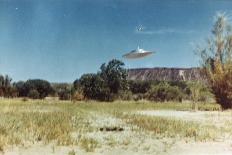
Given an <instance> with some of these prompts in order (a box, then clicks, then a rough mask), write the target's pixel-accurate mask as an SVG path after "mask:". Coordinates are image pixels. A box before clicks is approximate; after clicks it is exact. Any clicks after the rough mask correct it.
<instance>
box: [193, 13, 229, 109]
mask: <svg viewBox="0 0 232 155" xmlns="http://www.w3.org/2000/svg"><path fill="white" fill-rule="evenodd" d="M231 30H232V29H231V24H230V23H229V21H228V18H227V16H226V15H225V14H218V15H217V17H216V22H215V24H214V26H213V30H212V37H211V38H209V39H208V40H207V46H206V47H204V48H199V47H198V48H197V52H199V53H200V57H201V63H202V68H203V71H204V72H205V73H206V76H207V78H208V82H209V84H210V86H211V88H212V91H213V94H214V95H215V98H216V101H217V102H218V103H219V104H220V105H221V106H222V108H223V109H228V108H232V31H231Z"/></svg>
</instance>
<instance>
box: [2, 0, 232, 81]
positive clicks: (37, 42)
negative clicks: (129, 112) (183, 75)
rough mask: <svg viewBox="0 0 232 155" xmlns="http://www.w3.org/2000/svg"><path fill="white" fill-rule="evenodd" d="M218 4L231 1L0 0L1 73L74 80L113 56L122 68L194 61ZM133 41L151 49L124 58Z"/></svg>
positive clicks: (229, 8) (220, 8)
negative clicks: (144, 54)
mask: <svg viewBox="0 0 232 155" xmlns="http://www.w3.org/2000/svg"><path fill="white" fill-rule="evenodd" d="M217 12H227V13H229V14H231V13H232V1H230V0H0V53H1V56H0V73H1V74H9V75H10V76H11V77H12V78H13V80H14V81H18V80H27V79H29V78H31V79H32V78H42V79H46V80H49V81H51V82H73V81H74V80H75V79H76V78H78V77H80V76H81V75H82V74H83V73H90V72H97V71H98V69H99V67H100V65H101V64H102V63H104V62H108V61H109V60H111V59H113V58H116V59H120V60H122V61H124V62H125V64H126V67H127V68H137V67H139V68H140V67H195V66H197V65H198V60H197V56H195V55H194V53H193V50H194V47H195V46H194V44H198V43H201V42H202V41H204V39H205V38H207V37H208V36H209V35H210V30H211V27H212V24H213V17H214V16H215V15H216V13H217ZM138 25H142V26H143V27H144V31H143V32H140V33H138V32H136V27H137V26H138ZM138 45H140V47H141V48H143V49H145V50H152V51H153V50H154V51H156V54H155V55H153V56H151V57H147V58H144V59H140V60H125V59H123V58H122V55H123V54H125V53H127V52H129V51H130V50H132V49H134V48H136V47H137V46H138Z"/></svg>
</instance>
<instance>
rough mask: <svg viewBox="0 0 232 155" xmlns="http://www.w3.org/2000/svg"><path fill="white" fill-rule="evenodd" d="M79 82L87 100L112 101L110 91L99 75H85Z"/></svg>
mask: <svg viewBox="0 0 232 155" xmlns="http://www.w3.org/2000/svg"><path fill="white" fill-rule="evenodd" d="M79 81H80V85H81V87H82V91H83V94H84V96H85V98H88V99H94V100H102V101H107V100H110V91H109V89H108V87H107V85H106V83H105V81H104V79H102V77H101V76H100V75H99V74H84V75H82V76H81V78H80V80H79Z"/></svg>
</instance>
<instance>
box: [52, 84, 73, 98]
mask: <svg viewBox="0 0 232 155" xmlns="http://www.w3.org/2000/svg"><path fill="white" fill-rule="evenodd" d="M52 88H53V90H54V94H53V95H54V96H58V97H59V99H60V100H70V99H71V94H72V85H71V84H69V83H52Z"/></svg>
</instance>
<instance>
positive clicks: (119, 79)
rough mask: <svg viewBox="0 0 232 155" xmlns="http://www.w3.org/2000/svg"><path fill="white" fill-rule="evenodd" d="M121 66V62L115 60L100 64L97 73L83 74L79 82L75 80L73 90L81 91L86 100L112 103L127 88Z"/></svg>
mask: <svg viewBox="0 0 232 155" xmlns="http://www.w3.org/2000/svg"><path fill="white" fill-rule="evenodd" d="M123 65H124V63H123V62H121V61H119V60H115V59H113V60H111V61H110V62H109V63H108V64H102V66H101V68H100V69H101V70H100V72H99V73H97V74H84V75H82V76H81V78H80V79H79V80H75V81H74V88H75V89H81V91H82V92H83V95H84V97H85V98H87V99H94V100H100V101H113V100H114V99H116V98H119V93H120V92H121V91H125V90H126V89H127V87H128V85H127V79H126V78H127V72H126V70H125V69H124V68H123V67H122V66H123Z"/></svg>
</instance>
